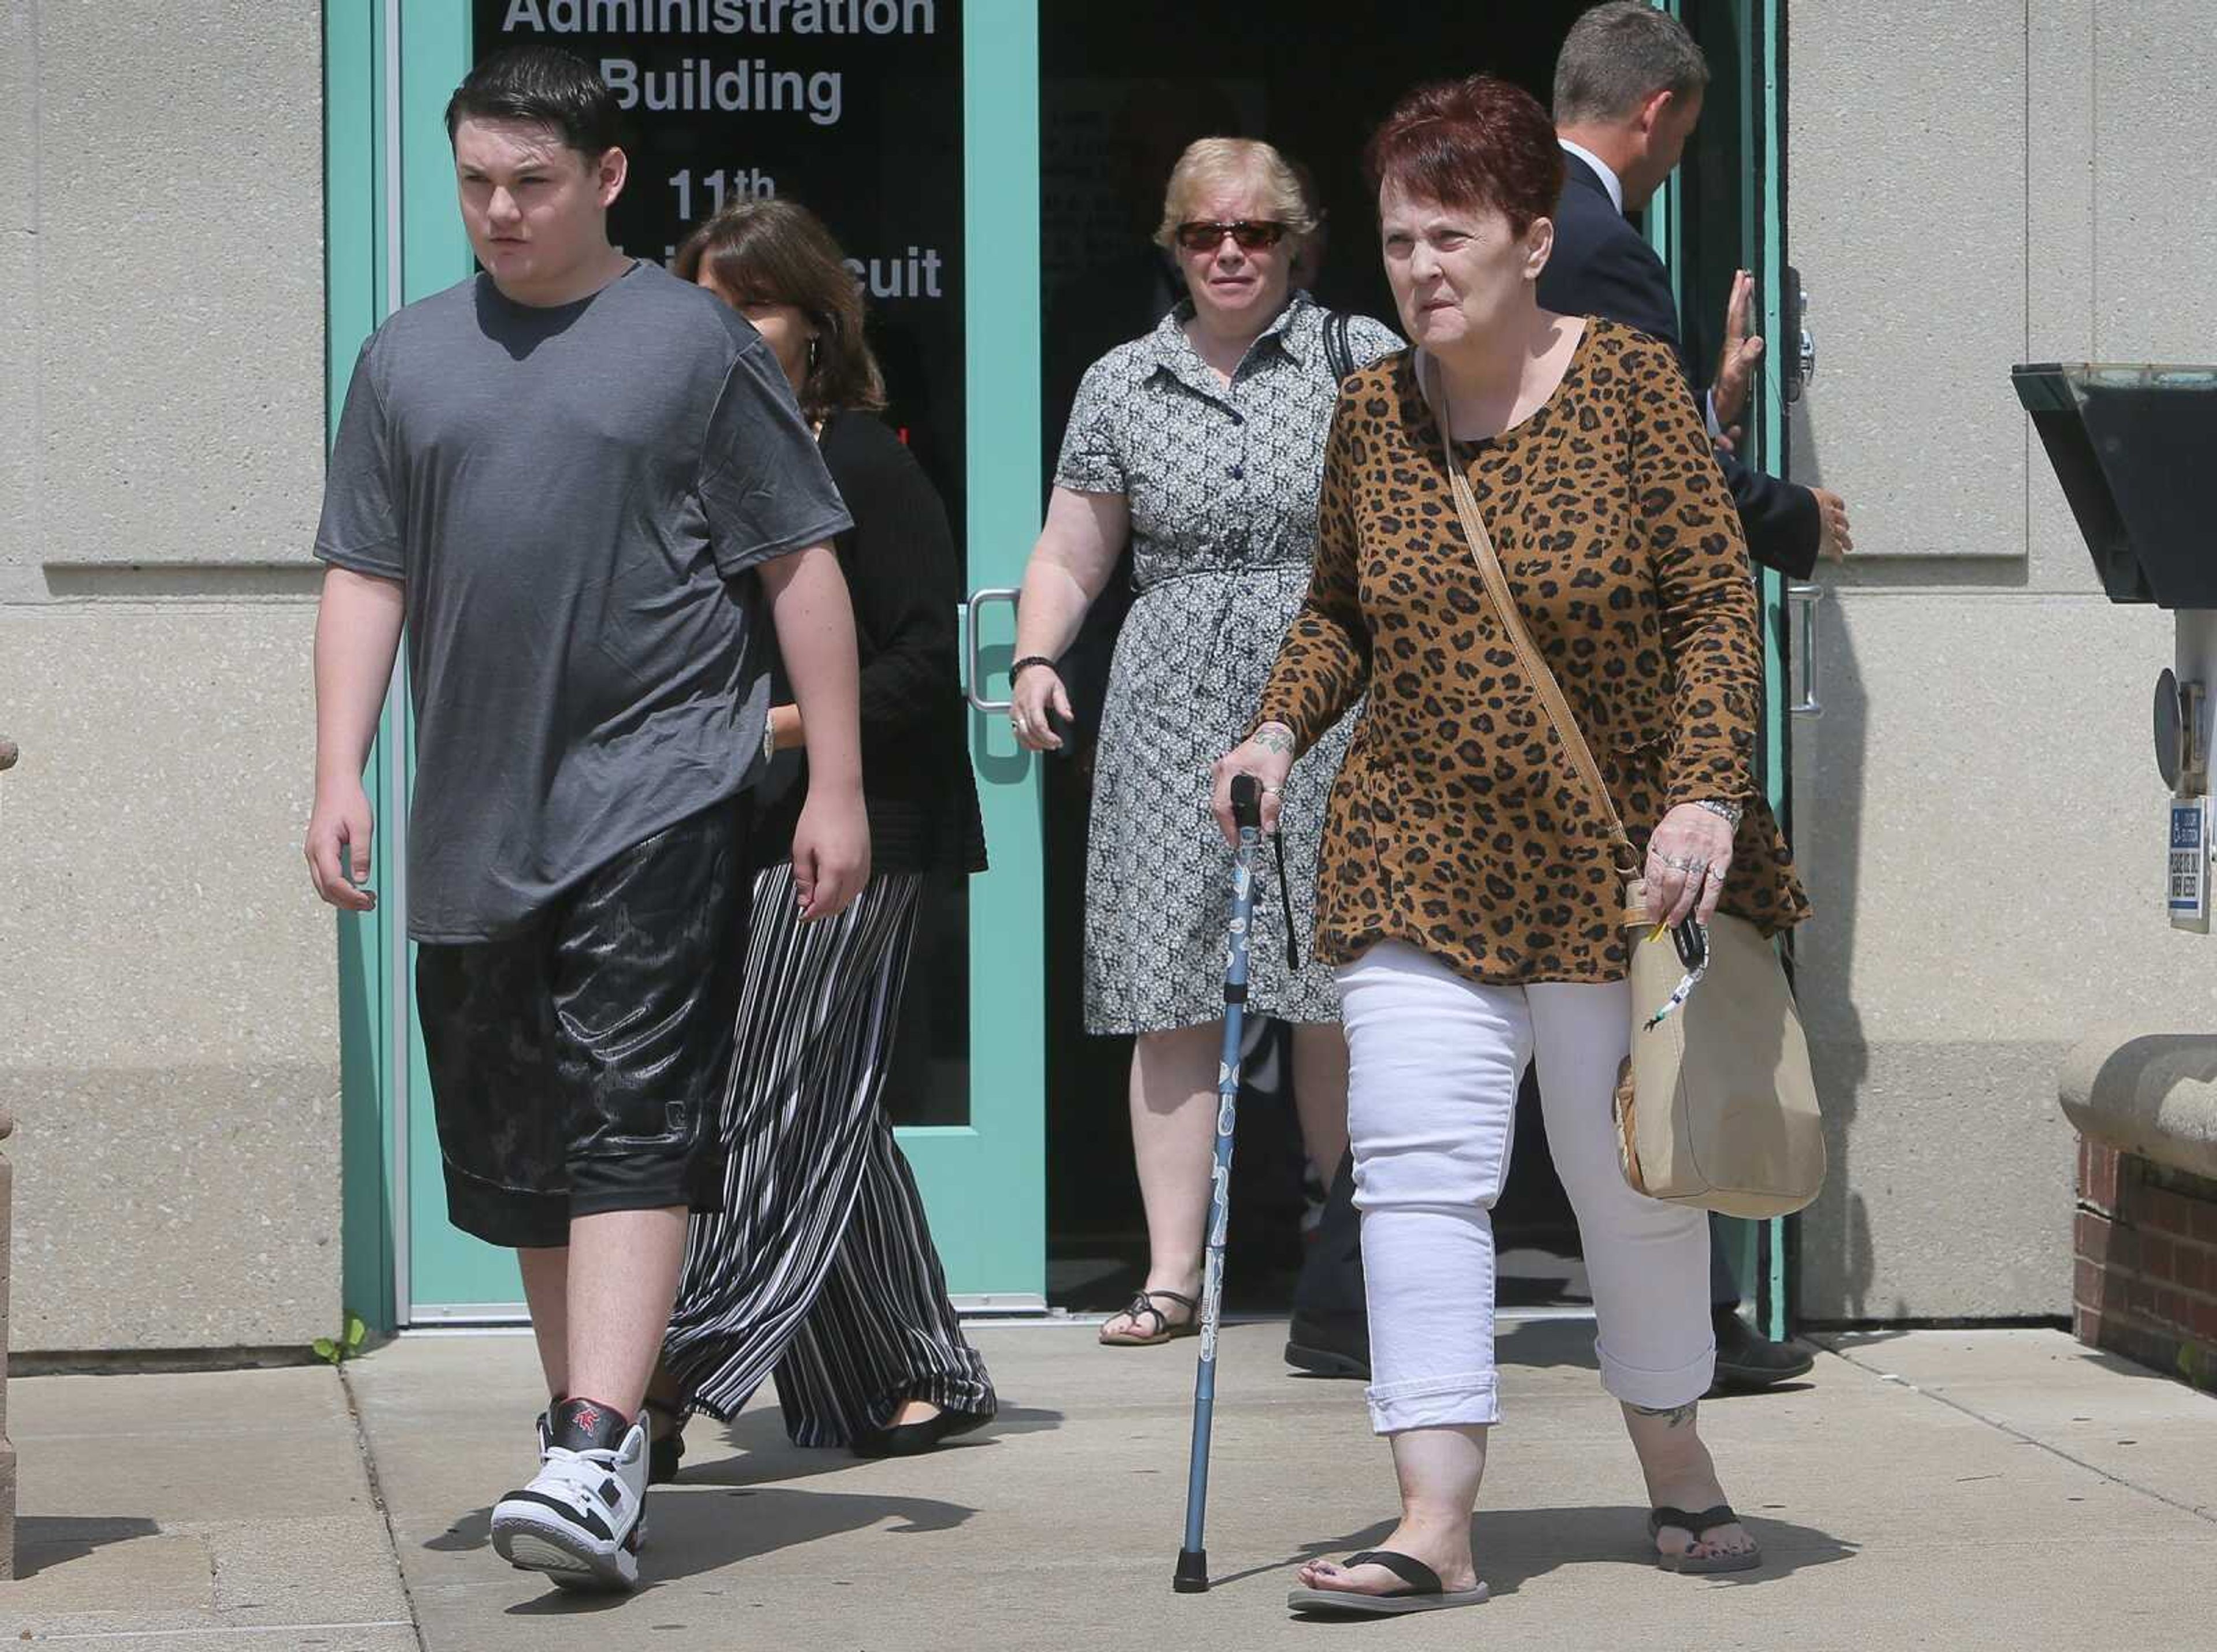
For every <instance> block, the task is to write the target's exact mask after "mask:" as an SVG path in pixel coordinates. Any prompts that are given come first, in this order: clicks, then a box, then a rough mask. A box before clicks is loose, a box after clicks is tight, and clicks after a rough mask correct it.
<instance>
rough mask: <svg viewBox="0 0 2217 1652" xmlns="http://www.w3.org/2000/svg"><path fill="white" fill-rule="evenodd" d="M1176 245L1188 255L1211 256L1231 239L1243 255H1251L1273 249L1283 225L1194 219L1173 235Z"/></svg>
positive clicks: (1263, 221)
mask: <svg viewBox="0 0 2217 1652" xmlns="http://www.w3.org/2000/svg"><path fill="white" fill-rule="evenodd" d="M1175 233H1176V236H1177V244H1179V245H1180V246H1182V247H1183V248H1184V249H1185V250H1186V251H1188V252H1213V251H1216V249H1217V248H1218V247H1220V246H1221V245H1223V244H1224V238H1225V237H1226V236H1227V235H1228V236H1230V237H1231V238H1232V240H1233V241H1235V242H1236V243H1238V247H1239V250H1240V251H1242V252H1254V251H1258V250H1259V249H1261V248H1263V247H1274V246H1275V245H1277V244H1278V243H1279V241H1280V240H1281V239H1282V238H1284V236H1285V233H1286V226H1284V225H1283V224H1280V223H1275V222H1273V221H1272V220H1269V219H1254V218H1242V219H1240V220H1238V221H1237V222H1235V223H1230V224H1226V223H1218V222H1213V221H1208V220H1201V219H1195V220H1194V221H1193V222H1192V223H1190V224H1181V225H1179V226H1177V229H1176V232H1175Z"/></svg>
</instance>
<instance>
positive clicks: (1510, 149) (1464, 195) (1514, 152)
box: [1362, 75, 1563, 235]
mask: <svg viewBox="0 0 2217 1652" xmlns="http://www.w3.org/2000/svg"><path fill="white" fill-rule="evenodd" d="M1362 159H1363V164H1364V166H1365V167H1366V168H1367V169H1368V171H1369V174H1370V183H1371V187H1372V188H1373V189H1384V188H1385V187H1386V185H1387V184H1388V183H1393V184H1398V185H1399V187H1400V188H1401V189H1405V190H1406V191H1407V192H1408V193H1409V194H1411V195H1416V196H1418V197H1420V198H1421V199H1423V200H1425V201H1436V202H1438V203H1439V204H1440V205H1441V206H1442V207H1462V208H1465V209H1467V210H1485V209H1491V210H1494V211H1498V212H1500V213H1505V214H1506V215H1507V216H1508V219H1509V227H1510V230H1511V231H1512V232H1515V233H1516V234H1518V235H1522V234H1523V233H1524V232H1525V231H1526V230H1528V229H1529V228H1531V227H1532V220H1534V219H1535V218H1547V217H1552V216H1553V213H1554V210H1555V200H1556V197H1558V196H1559V195H1561V194H1562V192H1563V148H1562V145H1560V144H1559V143H1557V142H1556V141H1555V127H1554V123H1553V121H1549V120H1548V119H1547V110H1545V109H1543V108H1541V107H1540V100H1539V99H1538V98H1536V97H1535V96H1532V94H1531V93H1529V92H1528V91H1526V90H1524V89H1523V88H1522V87H1521V86H1515V85H1511V84H1510V83H1509V82H1508V81H1505V80H1502V79H1499V78H1498V77H1495V76H1492V75H1473V76H1471V77H1469V78H1468V79H1467V80H1443V81H1439V82H1436V83H1435V84H1432V85H1430V86H1419V87H1417V90H1415V91H1413V92H1411V93H1410V94H1409V95H1408V96H1406V97H1405V98H1403V99H1402V100H1401V101H1400V102H1399V104H1397V105H1396V106H1395V107H1394V109H1393V114H1390V115H1388V116H1387V117H1386V124H1385V125H1384V126H1382V127H1379V128H1378V130H1377V131H1376V132H1374V133H1372V134H1371V137H1370V142H1369V145H1368V147H1367V148H1365V149H1364V151H1363V152H1362Z"/></svg>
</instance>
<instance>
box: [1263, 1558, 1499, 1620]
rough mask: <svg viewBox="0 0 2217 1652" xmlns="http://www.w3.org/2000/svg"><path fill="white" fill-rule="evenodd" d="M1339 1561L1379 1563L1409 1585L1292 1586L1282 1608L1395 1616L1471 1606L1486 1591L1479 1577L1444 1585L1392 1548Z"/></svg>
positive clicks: (1430, 1571) (1345, 1563)
mask: <svg viewBox="0 0 2217 1652" xmlns="http://www.w3.org/2000/svg"><path fill="white" fill-rule="evenodd" d="M1339 1564H1340V1565H1341V1566H1343V1567H1348V1566H1383V1567H1384V1568H1386V1570H1387V1571H1389V1572H1391V1573H1393V1575H1394V1576H1396V1577H1398V1578H1399V1579H1400V1580H1401V1581H1403V1582H1404V1583H1406V1584H1407V1585H1408V1586H1409V1587H1407V1588H1405V1589H1395V1590H1394V1591H1393V1593H1390V1594H1364V1593H1362V1592H1360V1591H1359V1590H1356V1589H1309V1588H1301V1589H1294V1590H1291V1591H1289V1592H1288V1593H1287V1595H1286V1610H1287V1611H1288V1612H1344V1613H1348V1614H1350V1615H1352V1616H1355V1617H1357V1618H1398V1617H1399V1616H1400V1615H1401V1614H1402V1613H1404V1612H1445V1611H1446V1610H1447V1609H1448V1607H1450V1606H1477V1605H1478V1604H1479V1602H1481V1601H1483V1600H1484V1599H1485V1598H1486V1594H1487V1593H1488V1592H1487V1589H1486V1587H1485V1583H1484V1582H1483V1581H1481V1582H1480V1583H1479V1585H1478V1586H1477V1587H1475V1588H1469V1589H1454V1590H1449V1589H1447V1588H1444V1587H1442V1586H1441V1583H1440V1575H1439V1574H1438V1573H1437V1572H1436V1571H1434V1570H1433V1569H1432V1568H1430V1567H1429V1566H1427V1565H1425V1564H1424V1562H1422V1561H1421V1560H1418V1559H1417V1558H1416V1557H1415V1556H1412V1555H1405V1554H1402V1553H1400V1552H1399V1550H1393V1549H1366V1550H1363V1551H1362V1553H1361V1554H1359V1555H1349V1556H1348V1557H1347V1558H1346V1559H1345V1560H1343V1561H1341V1562H1339Z"/></svg>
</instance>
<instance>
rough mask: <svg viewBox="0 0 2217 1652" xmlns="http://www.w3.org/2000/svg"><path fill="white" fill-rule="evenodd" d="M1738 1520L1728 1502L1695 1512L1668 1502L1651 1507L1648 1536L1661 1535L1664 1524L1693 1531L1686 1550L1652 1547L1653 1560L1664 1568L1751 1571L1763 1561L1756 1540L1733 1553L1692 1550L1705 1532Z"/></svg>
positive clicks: (1760, 1547) (1680, 1570)
mask: <svg viewBox="0 0 2217 1652" xmlns="http://www.w3.org/2000/svg"><path fill="white" fill-rule="evenodd" d="M1738 1523H1739V1516H1738V1515H1737V1514H1735V1513H1732V1505H1731V1504H1730V1503H1719V1504H1718V1505H1717V1506H1716V1507H1714V1508H1705V1509H1703V1510H1701V1512H1700V1513H1697V1514H1695V1513H1688V1512H1687V1511H1686V1510H1684V1509H1683V1508H1671V1507H1668V1506H1665V1507H1661V1508H1656V1509H1651V1510H1650V1511H1649V1512H1648V1515H1647V1535H1648V1537H1649V1538H1651V1539H1652V1538H1659V1537H1661V1536H1662V1535H1663V1528H1664V1526H1666V1525H1675V1526H1677V1527H1679V1528H1680V1529H1682V1530H1683V1531H1690V1532H1692V1533H1693V1534H1694V1541H1693V1543H1692V1544H1689V1545H1688V1546H1687V1547H1688V1552H1687V1553H1684V1554H1680V1555H1666V1554H1664V1552H1663V1551H1662V1550H1659V1549H1658V1550H1656V1551H1655V1563H1656V1564H1657V1565H1658V1566H1660V1567H1661V1568H1663V1569H1664V1571H1666V1572H1686V1573H1707V1572H1751V1571H1753V1570H1754V1569H1755V1568H1757V1567H1758V1566H1760V1565H1762V1564H1763V1547H1762V1545H1761V1544H1757V1545H1756V1547H1754V1548H1752V1549H1750V1550H1745V1551H1744V1552H1742V1553H1739V1554H1736V1555H1696V1554H1694V1553H1692V1552H1691V1551H1692V1550H1694V1549H1695V1548H1697V1547H1699V1546H1700V1545H1701V1544H1702V1543H1704V1542H1706V1541H1707V1540H1708V1534H1709V1533H1710V1532H1712V1531H1715V1530H1716V1529H1717V1528H1718V1527H1719V1526H1720V1525H1738Z"/></svg>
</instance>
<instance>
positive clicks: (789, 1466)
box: [677, 1405, 1062, 1487]
mask: <svg viewBox="0 0 2217 1652" xmlns="http://www.w3.org/2000/svg"><path fill="white" fill-rule="evenodd" d="M713 1426H714V1425H713V1423H710V1424H707V1425H704V1426H701V1428H700V1429H699V1430H698V1432H697V1433H696V1434H695V1435H694V1436H690V1437H689V1438H688V1439H687V1441H686V1445H687V1447H688V1449H689V1450H690V1451H696V1452H697V1451H701V1449H702V1447H703V1446H704V1445H708V1444H709V1442H708V1441H704V1440H701V1439H698V1434H699V1433H707V1432H709V1430H710V1429H712V1428H713ZM1061 1426H1062V1413H1061V1412H1059V1411H1047V1410H1044V1409H1041V1408H1034V1407H1027V1406H1011V1405H1004V1406H1003V1407H1002V1408H1000V1410H999V1411H998V1412H997V1414H995V1416H994V1418H993V1420H992V1421H991V1422H990V1423H987V1424H986V1425H985V1427H984V1428H983V1429H981V1430H979V1432H977V1433H974V1434H960V1435H957V1436H956V1437H955V1438H954V1439H951V1440H949V1441H948V1442H947V1443H946V1444H945V1445H942V1446H941V1447H939V1449H938V1450H937V1451H934V1452H933V1453H932V1455H933V1456H935V1457H938V1456H942V1455H944V1454H946V1453H948V1452H950V1451H985V1450H988V1449H990V1448H991V1446H992V1445H993V1444H994V1442H995V1441H996V1440H997V1439H999V1438H1000V1437H1001V1436H1003V1435H1004V1434H1039V1433H1047V1432H1052V1431H1053V1430H1054V1429H1057V1428H1059V1427H1061ZM710 1438H711V1439H713V1435H711V1437H710ZM724 1438H725V1439H726V1440H727V1441H728V1442H729V1443H730V1444H731V1445H733V1446H735V1447H737V1448H738V1453H739V1454H738V1455H737V1456H733V1457H720V1458H719V1457H706V1456H702V1457H695V1458H693V1459H691V1460H689V1462H688V1463H687V1464H686V1466H685V1469H684V1472H683V1475H682V1477H681V1478H680V1479H679V1480H678V1482H677V1483H678V1484H679V1485H680V1486H681V1487H682V1486H689V1485H699V1486H760V1485H766V1484H769V1483H770V1482H779V1483H789V1482H793V1481H795V1480H813V1479H815V1478H817V1477H818V1476H822V1475H827V1474H839V1473H843V1472H844V1471H846V1470H848V1469H859V1468H862V1467H864V1466H865V1464H864V1463H863V1460H862V1459H861V1458H860V1457H855V1456H852V1455H851V1454H849V1451H847V1448H846V1447H845V1446H843V1445H824V1446H817V1445H794V1443H793V1442H792V1441H791V1440H789V1439H787V1438H786V1437H785V1421H784V1418H783V1416H782V1414H781V1413H780V1412H779V1411H778V1409H777V1408H776V1407H775V1406H762V1407H758V1408H755V1409H752V1410H750V1411H745V1412H743V1413H741V1414H739V1415H738V1417H736V1418H734V1419H733V1420H732V1421H731V1422H730V1423H728V1424H726V1425H725V1426H724Z"/></svg>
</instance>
